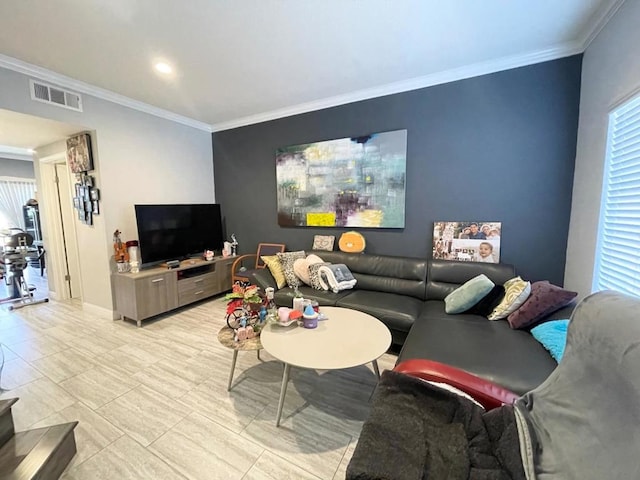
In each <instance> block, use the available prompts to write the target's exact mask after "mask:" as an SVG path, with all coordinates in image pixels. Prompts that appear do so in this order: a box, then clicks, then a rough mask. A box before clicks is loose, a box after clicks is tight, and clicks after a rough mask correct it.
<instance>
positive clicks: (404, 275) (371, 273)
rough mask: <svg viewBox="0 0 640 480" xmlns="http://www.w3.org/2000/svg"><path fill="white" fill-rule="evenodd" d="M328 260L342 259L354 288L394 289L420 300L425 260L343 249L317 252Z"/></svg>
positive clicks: (424, 280)
mask: <svg viewBox="0 0 640 480" xmlns="http://www.w3.org/2000/svg"><path fill="white" fill-rule="evenodd" d="M317 253H318V255H319V256H320V257H321V258H322V259H323V260H324V261H325V262H329V263H333V264H336V263H344V264H345V265H346V266H347V267H348V268H349V270H350V271H351V273H352V274H353V276H354V277H355V279H356V280H357V281H358V286H357V287H356V289H361V290H374V291H378V292H386V293H396V294H399V295H406V296H411V297H415V298H418V299H420V300H424V298H425V284H426V277H427V261H426V260H424V259H421V258H411V257H393V256H388V255H371V254H361V253H345V252H317Z"/></svg>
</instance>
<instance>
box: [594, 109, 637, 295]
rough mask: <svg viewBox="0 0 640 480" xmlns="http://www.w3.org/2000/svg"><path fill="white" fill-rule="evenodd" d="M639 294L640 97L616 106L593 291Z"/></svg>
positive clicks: (610, 127)
mask: <svg viewBox="0 0 640 480" xmlns="http://www.w3.org/2000/svg"><path fill="white" fill-rule="evenodd" d="M605 289H611V290H617V291H619V292H623V293H628V294H631V295H636V296H640V96H638V97H636V98H634V99H632V100H630V101H628V102H627V103H625V104H623V105H622V106H620V107H618V108H617V109H616V110H615V111H613V112H612V113H611V115H610V118H609V139H608V142H607V158H606V163H605V178H604V187H603V193H602V207H601V215H600V228H599V237H598V248H597V254H596V271H595V276H594V290H605Z"/></svg>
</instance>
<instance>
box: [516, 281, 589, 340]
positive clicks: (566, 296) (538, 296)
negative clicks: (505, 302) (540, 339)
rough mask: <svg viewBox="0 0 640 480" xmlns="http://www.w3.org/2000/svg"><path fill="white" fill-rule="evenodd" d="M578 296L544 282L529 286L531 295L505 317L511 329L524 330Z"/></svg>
mask: <svg viewBox="0 0 640 480" xmlns="http://www.w3.org/2000/svg"><path fill="white" fill-rule="evenodd" d="M577 295H578V294H577V293H576V292H572V291H570V290H565V289H564V288H562V287H558V286H557V285H553V284H551V283H549V282H548V281H546V280H544V281H541V282H534V283H532V284H531V295H530V296H529V298H528V299H527V301H526V302H524V303H523V304H522V306H521V307H520V308H519V309H518V310H516V311H515V312H513V313H512V314H511V315H509V316H508V317H507V320H508V321H509V325H510V326H511V328H526V327H528V326H529V325H533V324H534V323H536V322H537V321H539V320H542V319H543V318H544V317H546V316H547V315H550V314H552V313H553V312H555V311H556V310H558V309H560V308H562V307H564V306H566V305H569V303H571V301H572V300H573V299H574V298H576V296H577Z"/></svg>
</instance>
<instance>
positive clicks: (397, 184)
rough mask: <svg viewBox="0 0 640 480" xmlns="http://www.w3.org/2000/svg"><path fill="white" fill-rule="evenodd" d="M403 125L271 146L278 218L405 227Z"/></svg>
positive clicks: (287, 222)
mask: <svg viewBox="0 0 640 480" xmlns="http://www.w3.org/2000/svg"><path fill="white" fill-rule="evenodd" d="M406 168H407V131H406V130H396V131H392V132H382V133H374V134H371V135H365V136H361V137H352V138H341V139H337V140H329V141H324V142H315V143H308V144H303V145H293V146H289V147H283V148H279V149H278V150H277V151H276V180H277V192H278V193H277V196H278V224H279V225H281V226H288V227H364V228H404V216H405V179H406Z"/></svg>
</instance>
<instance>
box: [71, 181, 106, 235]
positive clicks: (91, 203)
mask: <svg viewBox="0 0 640 480" xmlns="http://www.w3.org/2000/svg"><path fill="white" fill-rule="evenodd" d="M76 178H77V180H78V182H77V183H76V184H75V194H76V196H75V197H73V207H74V208H75V209H76V210H77V211H78V220H80V222H82V223H84V224H85V225H93V216H94V215H99V214H100V202H99V201H100V190H99V189H97V188H96V187H95V179H94V178H93V177H92V176H91V175H87V174H86V173H80V174H77V175H76Z"/></svg>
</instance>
